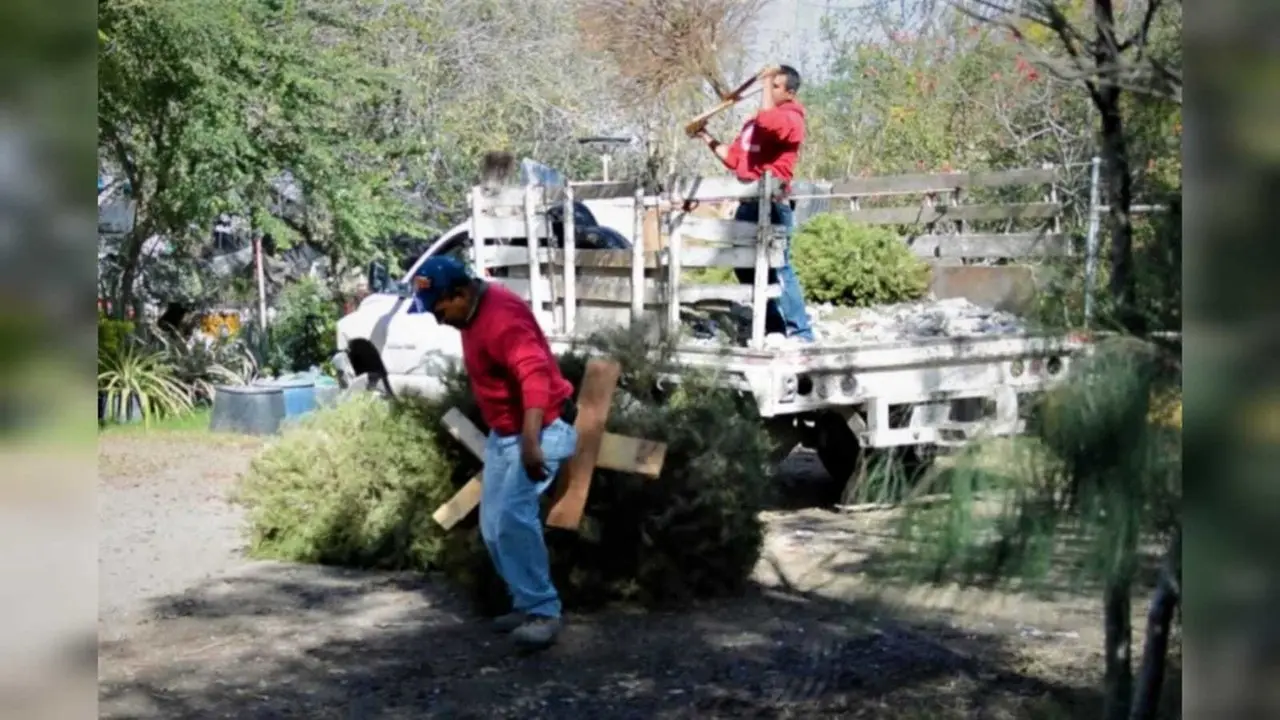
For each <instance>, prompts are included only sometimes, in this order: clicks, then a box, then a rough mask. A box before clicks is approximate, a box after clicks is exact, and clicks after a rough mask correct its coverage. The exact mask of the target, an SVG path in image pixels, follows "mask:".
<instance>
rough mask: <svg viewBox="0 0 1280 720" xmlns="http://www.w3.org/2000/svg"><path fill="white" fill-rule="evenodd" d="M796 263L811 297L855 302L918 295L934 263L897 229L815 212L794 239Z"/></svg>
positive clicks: (899, 299)
mask: <svg viewBox="0 0 1280 720" xmlns="http://www.w3.org/2000/svg"><path fill="white" fill-rule="evenodd" d="M791 263H792V266H793V267H794V268H795V271H796V275H797V276H798V277H799V279H800V284H801V285H802V286H803V287H804V291H805V295H806V296H807V298H808V299H809V300H811V301H814V302H825V303H832V304H835V305H844V306H850V307H868V306H871V305H881V304H885V303H896V302H906V301H909V300H918V299H920V298H922V297H924V296H925V295H926V294H927V293H928V291H929V266H928V264H926V263H925V262H924V261H923V260H921V259H920V258H918V257H916V256H915V254H914V253H912V251H911V248H909V247H907V244H906V243H904V242H903V241H902V239H901V238H900V237H898V236H897V234H896V233H894V232H893V231H892V230H889V229H887V228H878V227H869V226H864V225H855V224H854V223H852V222H849V221H848V220H846V219H845V218H842V217H840V216H838V215H833V214H830V213H823V214H821V215H815V216H814V217H813V218H812V219H810V220H809V221H808V222H806V223H805V224H804V225H802V226H800V228H799V229H798V230H797V231H796V233H795V236H794V237H793V238H792V241H791Z"/></svg>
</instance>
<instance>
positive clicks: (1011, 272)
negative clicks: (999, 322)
mask: <svg viewBox="0 0 1280 720" xmlns="http://www.w3.org/2000/svg"><path fill="white" fill-rule="evenodd" d="M929 290H930V291H931V292H932V293H933V295H934V297H937V298H939V299H946V298H965V299H966V300H969V301H970V302H972V303H975V304H977V305H981V306H983V307H989V308H995V309H997V310H1005V311H1007V312H1013V313H1019V314H1021V313H1024V312H1026V311H1028V310H1029V309H1030V307H1031V303H1032V301H1033V300H1034V299H1035V292H1036V285H1035V274H1034V272H1033V270H1032V268H1031V267H1029V266H1027V265H997V266H983V265H949V266H935V267H934V268H933V277H932V280H931V282H930V287H929Z"/></svg>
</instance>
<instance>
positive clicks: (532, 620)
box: [511, 615, 560, 649]
mask: <svg viewBox="0 0 1280 720" xmlns="http://www.w3.org/2000/svg"><path fill="white" fill-rule="evenodd" d="M559 634H560V618H558V617H546V616H540V615H530V616H529V618H528V620H526V621H525V622H524V624H523V625H521V626H520V627H518V628H516V629H515V630H513V631H512V632H511V636H512V637H513V638H515V640H516V644H517V645H520V646H521V647H524V648H528V649H539V648H544V647H547V646H548V645H550V644H552V643H554V642H555V641H556V636H557V635H559Z"/></svg>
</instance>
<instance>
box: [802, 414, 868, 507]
mask: <svg viewBox="0 0 1280 720" xmlns="http://www.w3.org/2000/svg"><path fill="white" fill-rule="evenodd" d="M815 425H816V427H815V430H816V431H817V433H816V437H815V438H814V440H815V442H814V445H815V447H814V449H815V450H817V452H818V461H819V462H821V463H822V467H823V468H825V469H826V471H827V474H828V475H830V476H831V480H830V484H829V486H828V487H827V489H826V491H825V492H824V493H823V498H824V499H825V500H829V501H830V502H828V503H826V504H829V505H835V504H838V503H843V502H845V499H846V498H848V497H851V496H852V495H853V494H854V493H855V492H856V491H857V489H858V485H859V484H860V483H861V482H862V480H863V472H864V470H865V462H864V459H865V455H866V453H865V452H864V451H863V449H862V443H861V442H859V441H858V436H857V435H856V434H854V432H853V429H852V428H850V427H849V424H848V423H847V422H846V421H845V419H844V418H842V417H840V416H839V415H837V414H835V413H826V414H823V415H821V416H819V417H818V419H817V421H816V422H815Z"/></svg>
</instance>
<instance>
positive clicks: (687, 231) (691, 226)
mask: <svg viewBox="0 0 1280 720" xmlns="http://www.w3.org/2000/svg"><path fill="white" fill-rule="evenodd" d="M677 227H678V228H679V229H680V232H681V233H682V234H683V236H684V238H685V239H686V240H690V239H693V240H701V241H703V242H706V243H715V244H718V245H736V246H741V247H751V248H754V247H755V245H756V233H757V232H758V231H759V228H758V227H757V225H756V223H753V222H745V221H743V220H722V219H720V218H709V217H698V216H696V215H682V216H681V217H680V220H679V222H678V223H677ZM772 232H773V237H772V238H771V239H772V240H773V241H774V242H775V243H778V242H781V241H783V240H785V238H786V232H787V231H786V229H785V228H783V227H781V226H775V228H774V230H773V231H772Z"/></svg>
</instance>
